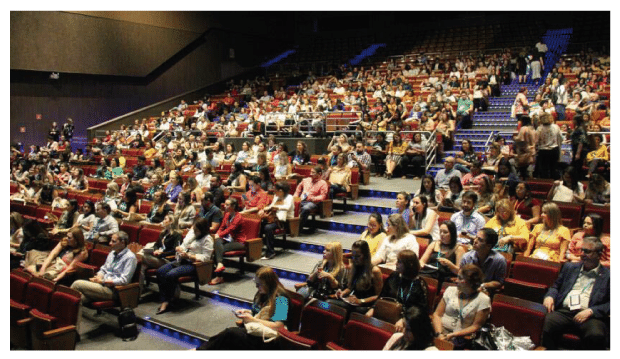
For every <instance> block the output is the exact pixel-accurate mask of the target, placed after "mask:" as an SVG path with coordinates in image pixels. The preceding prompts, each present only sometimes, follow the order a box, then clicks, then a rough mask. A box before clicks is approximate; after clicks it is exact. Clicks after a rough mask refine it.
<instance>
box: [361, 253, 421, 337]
mask: <svg viewBox="0 0 620 359" xmlns="http://www.w3.org/2000/svg"><path fill="white" fill-rule="evenodd" d="M419 271H420V262H419V261H418V256H417V255H416V254H415V253H414V252H413V251H411V250H408V249H404V250H402V251H400V252H399V253H398V259H397V261H396V270H395V271H394V272H392V273H391V274H390V276H389V277H388V278H387V279H386V280H385V282H384V283H383V289H381V294H379V298H393V299H396V301H397V302H398V303H400V304H402V306H403V312H405V311H407V310H408V309H409V308H411V307H417V308H419V309H421V310H422V311H423V312H424V313H428V289H427V287H426V282H424V280H423V279H422V278H420V276H419V275H418V273H419ZM374 310H375V309H374V308H371V309H370V310H369V311H368V312H366V315H367V316H369V317H372V316H373V314H374ZM395 325H396V330H397V331H400V332H402V331H403V330H404V329H405V318H401V319H399V320H398V321H397V322H396V323H395Z"/></svg>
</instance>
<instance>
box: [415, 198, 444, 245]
mask: <svg viewBox="0 0 620 359" xmlns="http://www.w3.org/2000/svg"><path fill="white" fill-rule="evenodd" d="M411 209H412V212H413V218H412V219H411V221H410V222H409V228H410V229H412V231H411V234H413V235H414V236H416V237H424V238H428V239H429V242H432V241H435V240H437V239H439V221H438V219H439V215H438V214H437V212H435V211H434V210H432V209H430V208H428V199H427V197H424V196H420V197H414V198H413V200H412V201H411Z"/></svg>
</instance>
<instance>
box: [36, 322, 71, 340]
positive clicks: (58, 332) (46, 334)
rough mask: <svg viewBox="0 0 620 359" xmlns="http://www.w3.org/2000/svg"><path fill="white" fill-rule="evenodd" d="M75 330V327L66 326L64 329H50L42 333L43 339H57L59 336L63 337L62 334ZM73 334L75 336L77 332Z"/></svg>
mask: <svg viewBox="0 0 620 359" xmlns="http://www.w3.org/2000/svg"><path fill="white" fill-rule="evenodd" d="M75 330H76V326H75V325H67V326H66V327H62V328H57V329H52V330H48V331H46V332H43V337H44V338H45V339H50V338H53V337H57V336H59V335H63V334H66V333H69V332H71V331H75ZM75 333H76V334H77V331H76V332H75Z"/></svg>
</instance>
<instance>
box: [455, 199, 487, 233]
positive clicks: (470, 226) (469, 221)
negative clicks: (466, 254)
mask: <svg viewBox="0 0 620 359" xmlns="http://www.w3.org/2000/svg"><path fill="white" fill-rule="evenodd" d="M476 202H478V195H477V194H476V193H475V192H472V191H467V192H465V193H464V194H463V202H462V210H461V211H459V212H456V213H455V214H453V215H452V217H450V220H451V221H452V222H454V224H455V225H456V231H457V233H458V234H459V240H460V241H461V242H463V243H465V244H469V243H470V242H471V241H472V240H473V239H474V238H475V237H476V234H477V233H478V231H479V230H480V229H481V228H482V227H484V225H485V224H486V221H485V220H484V217H482V215H481V214H480V213H478V211H476Z"/></svg>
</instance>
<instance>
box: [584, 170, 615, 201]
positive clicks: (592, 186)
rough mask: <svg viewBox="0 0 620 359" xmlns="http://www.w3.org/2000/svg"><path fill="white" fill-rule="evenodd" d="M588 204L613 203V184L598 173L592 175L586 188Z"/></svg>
mask: <svg viewBox="0 0 620 359" xmlns="http://www.w3.org/2000/svg"><path fill="white" fill-rule="evenodd" d="M584 202H585V203H586V204H602V205H605V206H610V205H611V184H610V183H609V182H607V181H606V180H605V178H603V176H601V175H600V174H598V173H594V174H593V175H592V176H590V183H588V188H587V189H586V197H585V200H584Z"/></svg>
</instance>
